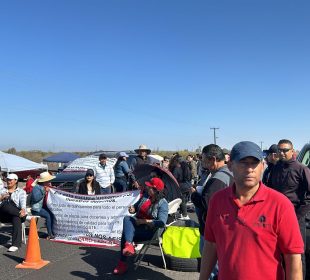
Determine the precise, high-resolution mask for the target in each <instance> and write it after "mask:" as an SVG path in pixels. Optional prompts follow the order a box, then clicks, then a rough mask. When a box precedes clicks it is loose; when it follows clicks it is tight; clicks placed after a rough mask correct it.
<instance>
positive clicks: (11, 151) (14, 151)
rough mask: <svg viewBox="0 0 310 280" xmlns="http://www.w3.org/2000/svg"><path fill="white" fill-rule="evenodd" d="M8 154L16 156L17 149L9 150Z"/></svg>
mask: <svg viewBox="0 0 310 280" xmlns="http://www.w3.org/2000/svg"><path fill="white" fill-rule="evenodd" d="M7 153H8V154H12V155H16V149H15V148H14V147H13V148H10V149H8V150H7Z"/></svg>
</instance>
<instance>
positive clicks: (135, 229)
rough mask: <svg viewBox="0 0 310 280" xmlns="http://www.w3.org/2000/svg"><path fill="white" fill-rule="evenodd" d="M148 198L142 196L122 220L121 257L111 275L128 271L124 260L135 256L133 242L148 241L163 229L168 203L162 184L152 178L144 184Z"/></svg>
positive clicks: (157, 179) (160, 181)
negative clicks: (157, 231)
mask: <svg viewBox="0 0 310 280" xmlns="http://www.w3.org/2000/svg"><path fill="white" fill-rule="evenodd" d="M145 185H146V188H147V191H148V196H149V197H148V198H147V197H144V196H142V197H141V198H140V199H139V201H138V202H137V203H136V204H134V205H131V206H130V207H129V208H128V211H129V213H130V214H135V216H125V217H124V220H123V232H122V239H121V257H120V260H119V262H118V264H117V266H116V267H115V268H114V270H113V274H117V275H122V274H124V273H125V272H126V271H127V270H128V265H127V263H126V259H127V257H128V256H133V255H134V254H135V249H134V246H133V242H139V241H145V240H150V239H151V238H152V237H153V235H154V233H155V232H156V230H157V229H158V228H163V227H164V226H165V224H166V222H167V219H168V202H167V201H166V199H165V198H164V193H163V190H164V186H165V185H164V182H163V181H162V180H161V179H160V178H152V179H151V180H150V181H149V182H145Z"/></svg>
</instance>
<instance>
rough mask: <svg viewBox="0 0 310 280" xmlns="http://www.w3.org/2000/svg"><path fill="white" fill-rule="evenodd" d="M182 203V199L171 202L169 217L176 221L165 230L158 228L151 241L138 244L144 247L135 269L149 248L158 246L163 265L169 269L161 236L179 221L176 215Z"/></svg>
mask: <svg viewBox="0 0 310 280" xmlns="http://www.w3.org/2000/svg"><path fill="white" fill-rule="evenodd" d="M181 203H182V199H181V198H177V199H174V200H172V201H170V202H169V203H168V215H170V216H172V217H173V218H174V220H173V221H172V222H171V223H169V224H167V225H166V226H165V227H164V228H158V229H157V230H156V232H155V233H154V235H153V237H152V239H151V240H147V241H141V242H140V241H139V242H137V244H139V245H140V244H142V245H144V246H143V247H142V249H141V250H140V251H139V252H138V254H137V256H136V258H135V260H134V262H135V263H136V262H138V263H136V264H135V269H137V268H138V267H139V265H140V262H141V261H142V260H143V258H144V255H145V254H146V251H147V250H148V249H149V247H150V246H151V245H158V246H159V249H160V253H161V256H162V259H163V263H164V267H165V269H167V266H166V260H165V256H164V252H163V248H162V237H161V236H162V234H163V232H164V231H165V229H166V227H169V226H170V225H172V224H173V223H175V222H176V221H177V217H176V214H177V211H178V209H179V207H180V204H181ZM142 252H143V253H142Z"/></svg>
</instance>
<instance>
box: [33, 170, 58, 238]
mask: <svg viewBox="0 0 310 280" xmlns="http://www.w3.org/2000/svg"><path fill="white" fill-rule="evenodd" d="M54 178H55V176H52V175H51V174H50V173H49V172H48V171H45V172H42V173H41V174H40V177H39V178H38V179H36V180H35V181H34V182H33V183H32V186H33V189H32V192H31V198H30V205H31V213H32V214H33V215H35V216H40V217H43V218H45V220H46V228H47V234H48V236H47V238H46V239H48V240H49V239H54V238H55V237H54V233H53V221H54V215H53V213H52V212H51V211H50V210H49V209H48V207H47V205H46V200H47V194H48V191H49V187H50V181H51V180H52V179H54Z"/></svg>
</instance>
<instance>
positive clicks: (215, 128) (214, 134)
mask: <svg viewBox="0 0 310 280" xmlns="http://www.w3.org/2000/svg"><path fill="white" fill-rule="evenodd" d="M210 129H213V138H214V144H216V138H217V137H216V133H215V130H217V129H220V128H219V127H210Z"/></svg>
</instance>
